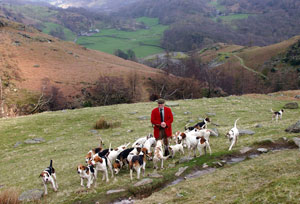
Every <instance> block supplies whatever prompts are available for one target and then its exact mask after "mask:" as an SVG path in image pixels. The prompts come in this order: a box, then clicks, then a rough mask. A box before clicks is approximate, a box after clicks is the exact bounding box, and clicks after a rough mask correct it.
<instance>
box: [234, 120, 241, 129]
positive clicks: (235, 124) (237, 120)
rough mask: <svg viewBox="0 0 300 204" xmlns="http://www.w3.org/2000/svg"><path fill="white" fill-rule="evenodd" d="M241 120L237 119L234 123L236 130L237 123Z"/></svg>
mask: <svg viewBox="0 0 300 204" xmlns="http://www.w3.org/2000/svg"><path fill="white" fill-rule="evenodd" d="M239 119H240V118H238V119H236V121H235V122H234V127H235V128H236V122H237V121H238V120H239Z"/></svg>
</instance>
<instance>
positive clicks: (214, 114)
mask: <svg viewBox="0 0 300 204" xmlns="http://www.w3.org/2000/svg"><path fill="white" fill-rule="evenodd" d="M205 114H206V115H207V116H216V113H205Z"/></svg>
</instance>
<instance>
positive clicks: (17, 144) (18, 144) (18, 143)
mask: <svg viewBox="0 0 300 204" xmlns="http://www.w3.org/2000/svg"><path fill="white" fill-rule="evenodd" d="M21 144H22V142H16V144H15V145H14V148H16V147H18V146H20V145H21Z"/></svg>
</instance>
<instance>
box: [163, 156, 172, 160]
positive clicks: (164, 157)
mask: <svg viewBox="0 0 300 204" xmlns="http://www.w3.org/2000/svg"><path fill="white" fill-rule="evenodd" d="M170 156H171V155H168V156H163V157H160V159H162V160H166V159H168V158H169V157H170Z"/></svg>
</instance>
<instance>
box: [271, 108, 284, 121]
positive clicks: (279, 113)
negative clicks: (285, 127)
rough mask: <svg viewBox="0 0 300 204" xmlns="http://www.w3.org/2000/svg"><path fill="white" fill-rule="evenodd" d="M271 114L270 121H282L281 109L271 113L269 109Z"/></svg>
mask: <svg viewBox="0 0 300 204" xmlns="http://www.w3.org/2000/svg"><path fill="white" fill-rule="evenodd" d="M271 112H272V113H273V115H272V121H273V120H274V118H275V119H276V122H277V121H278V118H280V120H281V119H282V114H283V112H284V110H283V109H281V110H279V111H273V110H272V108H271Z"/></svg>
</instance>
